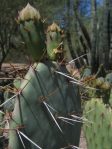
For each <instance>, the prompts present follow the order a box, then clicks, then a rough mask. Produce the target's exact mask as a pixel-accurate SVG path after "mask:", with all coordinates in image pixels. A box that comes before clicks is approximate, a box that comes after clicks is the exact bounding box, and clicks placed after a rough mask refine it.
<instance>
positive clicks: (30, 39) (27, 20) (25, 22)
mask: <svg viewBox="0 0 112 149" xmlns="http://www.w3.org/2000/svg"><path fill="white" fill-rule="evenodd" d="M17 22H18V24H19V29H20V32H21V35H22V37H23V40H24V41H25V44H26V46H27V51H28V52H27V53H28V54H29V55H31V56H32V58H33V60H35V61H40V60H41V59H43V56H44V54H45V49H46V45H45V34H44V28H43V23H42V20H41V17H40V13H39V12H38V11H37V10H36V9H35V8H33V7H32V6H31V5H30V4H27V6H26V7H25V8H24V9H23V10H22V11H20V13H19V17H18V20H17Z"/></svg>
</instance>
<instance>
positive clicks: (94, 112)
mask: <svg viewBox="0 0 112 149" xmlns="http://www.w3.org/2000/svg"><path fill="white" fill-rule="evenodd" d="M84 117H85V118H86V119H87V122H86V123H85V124H84V126H83V130H84V133H85V137H86V140H87V147H88V149H111V148H112V142H111V141H112V110H111V108H109V107H108V108H106V105H104V104H103V102H102V100H101V99H98V98H93V99H92V100H90V101H88V102H87V103H86V105H85V108H84Z"/></svg>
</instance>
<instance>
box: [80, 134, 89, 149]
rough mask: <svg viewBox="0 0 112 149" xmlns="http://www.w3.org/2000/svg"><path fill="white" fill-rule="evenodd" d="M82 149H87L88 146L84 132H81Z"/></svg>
mask: <svg viewBox="0 0 112 149" xmlns="http://www.w3.org/2000/svg"><path fill="white" fill-rule="evenodd" d="M79 148H80V149H87V144H86V139H85V137H84V133H83V131H82V132H81V137H80V146H79Z"/></svg>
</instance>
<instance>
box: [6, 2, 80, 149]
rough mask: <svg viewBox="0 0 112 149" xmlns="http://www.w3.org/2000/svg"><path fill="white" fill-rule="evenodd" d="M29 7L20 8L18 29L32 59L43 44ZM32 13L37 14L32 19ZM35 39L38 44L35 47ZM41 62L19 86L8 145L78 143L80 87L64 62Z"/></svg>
mask: <svg viewBox="0 0 112 149" xmlns="http://www.w3.org/2000/svg"><path fill="white" fill-rule="evenodd" d="M29 7H31V6H29V5H28V6H27V8H25V9H26V10H24V11H23V10H22V12H20V16H19V22H20V29H21V32H22V35H23V37H24V40H25V42H26V44H27V45H28V46H29V52H31V54H32V56H33V57H34V60H39V59H40V57H41V56H42V54H43V52H42V50H43V46H44V45H42V44H43V40H42V39H43V38H40V36H41V35H42V34H41V33H42V32H41V28H40V24H38V23H39V20H38V22H37V26H36V27H37V28H36V27H35V24H34V20H35V19H36V18H38V17H37V12H36V11H35V9H33V8H31V9H32V11H31V12H28V10H29ZM29 11H30V10H29ZM32 13H33V15H34V14H36V18H35V17H34V18H33V19H34V20H32V16H33V15H32ZM29 15H30V18H29V17H27V16H29ZM26 18H28V20H29V19H30V20H29V21H28V20H27V19H26ZM21 21H22V22H24V23H23V24H22V23H21ZM26 29H28V31H26ZM29 31H30V32H29ZM35 31H37V32H35ZM36 33H37V34H36ZM38 35H39V36H38ZM35 36H36V38H35ZM29 37H30V38H29ZM38 37H39V38H38ZM35 39H36V40H35ZM35 41H37V42H35ZM35 43H39V44H40V46H38V47H37V49H36V48H35V45H36V44H35ZM41 46H42V47H41ZM31 50H34V51H33V53H32V51H31ZM35 50H37V51H35ZM48 55H49V54H48ZM53 60H54V58H53ZM42 62H43V63H42ZM42 62H38V63H35V64H34V65H33V66H31V67H30V69H29V71H28V73H27V74H26V76H25V78H24V79H23V81H22V83H21V85H20V88H19V89H18V92H17V97H16V98H15V106H14V111H13V112H12V116H11V120H10V129H9V149H24V148H27V149H36V148H40V149H41V148H43V149H58V148H73V147H74V148H75V147H78V145H79V139H80V131H81V123H82V121H81V120H80V114H81V99H80V93H79V88H78V86H77V85H75V84H72V82H71V79H72V78H71V77H70V75H69V73H68V71H67V69H66V67H65V65H64V64H63V65H59V64H57V63H56V62H52V61H51V60H43V61H42ZM67 74H68V76H67ZM77 116H79V119H78V118H77ZM74 117H75V118H74Z"/></svg>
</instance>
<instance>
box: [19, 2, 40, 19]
mask: <svg viewBox="0 0 112 149" xmlns="http://www.w3.org/2000/svg"><path fill="white" fill-rule="evenodd" d="M40 18H41V17H40V13H39V11H37V10H36V9H35V8H34V7H32V6H31V5H30V4H29V3H28V4H27V6H26V7H25V8H23V9H22V10H21V11H20V12H19V17H18V21H26V20H30V19H36V20H40Z"/></svg>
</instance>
